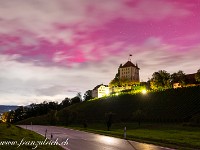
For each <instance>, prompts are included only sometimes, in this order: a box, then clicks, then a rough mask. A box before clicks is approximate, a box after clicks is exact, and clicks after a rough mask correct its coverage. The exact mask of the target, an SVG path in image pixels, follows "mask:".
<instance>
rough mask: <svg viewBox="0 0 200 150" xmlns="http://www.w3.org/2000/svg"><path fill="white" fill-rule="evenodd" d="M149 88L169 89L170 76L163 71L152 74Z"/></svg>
mask: <svg viewBox="0 0 200 150" xmlns="http://www.w3.org/2000/svg"><path fill="white" fill-rule="evenodd" d="M150 84H151V88H152V89H155V90H162V89H167V88H170V87H171V85H170V74H169V73H168V72H167V71H165V70H160V71H158V72H154V73H153V75H152V78H151V80H150Z"/></svg>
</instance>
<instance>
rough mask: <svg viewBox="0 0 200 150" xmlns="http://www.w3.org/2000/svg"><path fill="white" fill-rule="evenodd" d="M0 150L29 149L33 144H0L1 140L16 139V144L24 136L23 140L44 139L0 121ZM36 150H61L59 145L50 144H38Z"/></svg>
mask: <svg viewBox="0 0 200 150" xmlns="http://www.w3.org/2000/svg"><path fill="white" fill-rule="evenodd" d="M0 135H1V136H0V150H5V149H9V150H16V149H18V150H30V149H33V148H34V147H35V146H31V145H27V146H25V145H22V146H19V148H17V147H18V145H17V144H14V145H5V144H4V145H2V142H4V141H13V142H14V141H17V142H18V144H19V143H20V142H21V140H22V139H23V138H24V141H44V140H45V139H44V137H43V136H41V135H39V134H37V133H34V132H32V131H29V130H24V129H22V128H19V127H16V126H14V125H11V126H10V127H7V124H4V123H0ZM36 149H37V150H46V149H48V150H62V148H61V147H60V146H52V145H38V147H37V148H36Z"/></svg>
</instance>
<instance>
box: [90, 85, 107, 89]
mask: <svg viewBox="0 0 200 150" xmlns="http://www.w3.org/2000/svg"><path fill="white" fill-rule="evenodd" d="M102 85H103V84H99V85H97V86H95V88H94V89H93V90H96V89H98V88H99V87H100V86H102ZM103 86H105V87H108V85H103Z"/></svg>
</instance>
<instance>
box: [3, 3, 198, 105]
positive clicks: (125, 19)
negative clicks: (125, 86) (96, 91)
mask: <svg viewBox="0 0 200 150" xmlns="http://www.w3.org/2000/svg"><path fill="white" fill-rule="evenodd" d="M0 3H1V5H0V8H1V11H0V25H1V28H0V43H1V46H0V72H1V73H0V81H1V84H0V104H1V105H18V106H21V105H28V104H31V103H41V102H43V101H45V100H46V101H58V102H59V103H60V102H61V101H62V100H63V99H64V98H65V97H69V98H72V97H74V96H75V95H76V94H77V93H78V92H81V94H82V95H83V94H84V93H85V91H87V90H92V89H93V88H94V87H95V86H96V85H99V84H101V83H103V84H109V82H110V81H111V80H112V79H113V78H114V77H115V74H116V73H117V69H118V67H119V65H120V64H124V63H126V62H127V61H128V58H129V55H130V54H132V58H131V60H132V62H133V63H134V64H135V63H137V64H138V67H139V68H140V81H141V82H142V81H147V80H148V78H151V77H152V74H153V73H154V72H157V71H159V70H166V71H167V72H169V73H174V72H177V71H179V70H182V71H183V72H184V73H185V74H193V73H196V72H197V70H198V69H200V66H199V60H198V59H199V58H200V28H199V26H200V16H199V14H200V0H191V1H188V0H168V1H165V0H148V1H147V0H119V1H115V0H114V1H113V0H104V1H102V0H97V1H93V0H86V1H81V0H77V1H70V0H60V1H56V0H43V1H39V0H30V1H26V0H15V1H13V2H10V1H5V0H0Z"/></svg>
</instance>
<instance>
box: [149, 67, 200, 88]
mask: <svg viewBox="0 0 200 150" xmlns="http://www.w3.org/2000/svg"><path fill="white" fill-rule="evenodd" d="M189 80H191V79H189ZM189 80H188V79H187V75H186V74H185V73H184V72H183V71H181V70H180V71H178V72H175V73H173V74H170V73H168V72H167V71H165V70H160V71H158V72H154V73H153V75H152V78H151V79H150V80H149V82H150V87H151V89H153V90H157V89H168V88H172V87H173V85H174V83H179V84H180V85H181V86H185V85H187V84H191V81H189ZM194 80H195V82H196V83H198V82H200V69H199V70H198V71H197V73H196V74H195V75H194Z"/></svg>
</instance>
